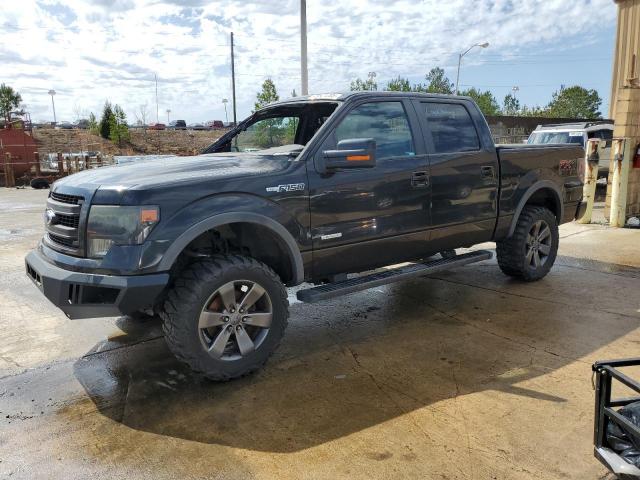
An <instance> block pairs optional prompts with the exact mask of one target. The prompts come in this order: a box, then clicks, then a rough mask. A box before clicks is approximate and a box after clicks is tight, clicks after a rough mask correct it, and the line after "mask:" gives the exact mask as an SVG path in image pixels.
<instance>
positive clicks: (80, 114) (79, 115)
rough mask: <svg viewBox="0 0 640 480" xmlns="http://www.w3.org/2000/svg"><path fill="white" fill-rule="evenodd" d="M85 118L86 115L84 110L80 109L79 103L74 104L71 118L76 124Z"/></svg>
mask: <svg viewBox="0 0 640 480" xmlns="http://www.w3.org/2000/svg"><path fill="white" fill-rule="evenodd" d="M86 116H87V113H86V111H85V110H84V108H82V105H80V104H79V103H75V104H74V105H73V118H74V119H75V121H76V123H80V120H82V119H83V118H85V117H86Z"/></svg>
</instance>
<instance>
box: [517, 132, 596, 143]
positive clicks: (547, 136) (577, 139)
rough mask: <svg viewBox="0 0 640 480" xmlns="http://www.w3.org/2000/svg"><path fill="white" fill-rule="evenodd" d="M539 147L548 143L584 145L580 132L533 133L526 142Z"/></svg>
mask: <svg viewBox="0 0 640 480" xmlns="http://www.w3.org/2000/svg"><path fill="white" fill-rule="evenodd" d="M527 143H529V144H534V145H539V144H548V143H579V144H580V145H584V135H583V134H582V132H533V133H532V134H531V136H530V137H529V140H528V141H527Z"/></svg>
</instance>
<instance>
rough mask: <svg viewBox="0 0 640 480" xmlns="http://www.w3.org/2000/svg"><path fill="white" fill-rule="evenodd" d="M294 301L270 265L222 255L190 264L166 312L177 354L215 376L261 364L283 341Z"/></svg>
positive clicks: (226, 377) (220, 377)
mask: <svg viewBox="0 0 640 480" xmlns="http://www.w3.org/2000/svg"><path fill="white" fill-rule="evenodd" d="M288 307H289V302H288V301H287V293H286V289H285V288H284V285H283V284H282V282H281V281H280V278H279V277H278V275H277V274H276V273H275V272H274V271H273V270H272V269H271V268H269V267H268V266H267V265H265V264H264V263H261V262H258V261H257V260H255V259H253V258H249V257H244V256H239V255H218V256H215V257H211V258H210V259H206V260H201V261H198V262H196V263H192V264H191V265H189V266H187V267H186V268H185V269H184V270H183V271H182V272H181V273H180V274H179V276H178V278H177V279H176V280H175V283H174V286H173V288H172V289H171V290H170V291H169V292H168V294H167V297H166V300H165V302H164V308H163V312H162V317H163V329H164V333H165V340H166V342H167V345H168V346H169V348H170V349H171V351H172V352H173V353H174V354H175V356H176V357H177V358H178V359H179V360H181V361H183V362H184V363H186V364H187V365H189V366H190V367H191V368H192V369H193V370H195V371H197V372H200V373H202V374H204V375H205V376H206V377H208V378H210V379H212V380H230V379H232V378H237V377H241V376H243V375H247V374H249V373H251V372H253V371H255V370H257V369H258V368H260V367H261V366H262V365H264V363H265V362H266V361H267V359H268V358H269V357H270V356H271V354H272V353H273V351H274V350H275V349H276V348H277V347H278V345H279V344H280V340H281V339H282V337H283V335H284V331H285V328H286V326H287V321H288V317H289V311H288Z"/></svg>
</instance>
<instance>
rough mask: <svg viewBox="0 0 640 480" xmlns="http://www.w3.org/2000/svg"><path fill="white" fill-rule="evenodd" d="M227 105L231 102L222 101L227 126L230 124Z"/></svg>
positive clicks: (224, 99)
mask: <svg viewBox="0 0 640 480" xmlns="http://www.w3.org/2000/svg"><path fill="white" fill-rule="evenodd" d="M227 103H229V100H227V99H226V98H223V99H222V104H223V105H224V118H225V119H226V121H227V124H228V123H229V115H228V114H227Z"/></svg>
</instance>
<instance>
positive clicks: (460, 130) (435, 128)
mask: <svg viewBox="0 0 640 480" xmlns="http://www.w3.org/2000/svg"><path fill="white" fill-rule="evenodd" d="M420 103H421V108H423V109H424V113H425V116H426V119H427V135H430V136H431V140H432V145H433V150H434V152H433V153H458V152H476V151H478V150H480V145H481V144H480V137H479V136H478V131H477V130H476V126H475V124H474V123H473V119H472V118H471V115H470V114H469V111H468V110H467V109H466V107H465V106H464V105H461V104H459V103H441V102H420Z"/></svg>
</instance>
